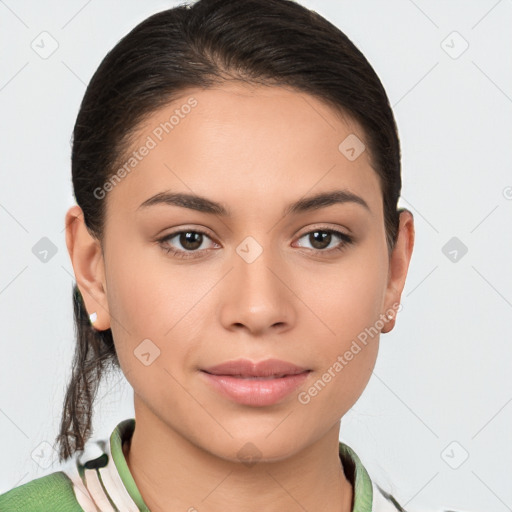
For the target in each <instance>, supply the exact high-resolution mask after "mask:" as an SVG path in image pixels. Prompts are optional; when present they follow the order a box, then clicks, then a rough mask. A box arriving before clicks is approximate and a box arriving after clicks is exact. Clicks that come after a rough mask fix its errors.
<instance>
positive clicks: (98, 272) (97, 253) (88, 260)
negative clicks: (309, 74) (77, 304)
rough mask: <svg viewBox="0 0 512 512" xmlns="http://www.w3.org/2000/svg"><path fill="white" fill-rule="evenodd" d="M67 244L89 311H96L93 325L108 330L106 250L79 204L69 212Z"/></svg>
mask: <svg viewBox="0 0 512 512" xmlns="http://www.w3.org/2000/svg"><path fill="white" fill-rule="evenodd" d="M66 246H67V248H68V253H69V257H70V258H71V264H72V265H73V270H74V272H75V278H76V283H77V285H78V288H79V290H80V293H81V294H82V297H83V299H84V302H85V307H86V309H87V313H88V314H89V315H90V314H91V313H94V312H96V314H97V320H96V321H95V322H94V328H95V329H97V330H99V331H103V330H105V329H108V328H109V327H110V313H109V309H108V302H107V294H106V290H107V288H106V281H105V266H104V265H105V264H104V259H103V250H102V248H101V245H100V242H99V240H98V239H97V238H94V237H93V236H92V235H91V234H90V233H89V231H88V229H87V226H86V225H85V222H84V214H83V212H82V209H81V208H80V207H79V206H72V207H71V208H70V209H69V210H68V211H67V213H66Z"/></svg>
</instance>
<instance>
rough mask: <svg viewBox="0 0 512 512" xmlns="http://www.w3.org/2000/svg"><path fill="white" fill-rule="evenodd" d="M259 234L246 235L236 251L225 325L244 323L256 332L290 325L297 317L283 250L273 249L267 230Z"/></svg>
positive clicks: (224, 315) (226, 305)
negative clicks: (280, 251) (281, 252)
mask: <svg viewBox="0 0 512 512" xmlns="http://www.w3.org/2000/svg"><path fill="white" fill-rule="evenodd" d="M258 233H259V234H256V235H254V236H253V235H248V236H246V237H245V238H244V239H243V240H242V241H241V242H240V243H239V244H238V246H236V248H235V251H236V254H235V259H234V264H233V267H234V268H233V270H232V272H231V273H230V275H231V279H232V281H231V284H230V293H229V294H228V295H227V296H226V301H223V306H222V309H223V314H222V316H223V320H224V322H225V325H231V326H233V325H235V324H237V325H240V324H242V325H245V327H247V328H248V329H249V330H250V331H253V333H254V332H256V331H264V330H265V329H266V328H269V327H271V326H272V325H276V324H280V325H284V324H290V322H291V320H292V316H293V315H292V311H293V306H292V304H291V303H290V291H289V290H288V288H287V286H286V285H285V284H284V283H286V282H287V281H288V279H287V277H286V275H284V274H286V271H284V270H283V269H284V265H283V264H282V261H280V259H279V256H278V255H279V248H278V247H274V246H272V245H273V243H274V242H273V237H272V236H270V235H269V234H268V233H267V234H265V232H264V230H263V229H260V230H259V231H258ZM256 237H258V238H256Z"/></svg>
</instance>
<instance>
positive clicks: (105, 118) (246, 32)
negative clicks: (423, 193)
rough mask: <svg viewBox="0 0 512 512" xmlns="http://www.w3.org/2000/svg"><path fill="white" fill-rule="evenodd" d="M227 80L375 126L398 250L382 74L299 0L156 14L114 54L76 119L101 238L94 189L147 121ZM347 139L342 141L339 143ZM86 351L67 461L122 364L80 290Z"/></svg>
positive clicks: (216, 4)
mask: <svg viewBox="0 0 512 512" xmlns="http://www.w3.org/2000/svg"><path fill="white" fill-rule="evenodd" d="M227 80H241V81H244V82H247V83H254V84H264V85H277V86H285V87H290V88H293V89H294V90H297V91H300V92H305V93H309V94H311V95H312V96H315V97H316V98H319V99H320V100H322V101H324V102H325V103H326V104H328V105H329V106H331V107H332V108H333V109H335V110H336V111H337V112H339V113H340V114H341V115H345V116H347V117H349V118H351V119H354V120H356V121H357V122H358V123H359V124H360V125H361V127H362V128H363V130H364V135H365V145H366V147H367V150H368V152H369V153H368V154H369V156H370V158H371V162H372V167H373V168H374V170H375V172H376V173H377V175H378V177H379V181H380V185H381V189H382V195H383V203H384V212H383V213H384V222H385V231H386V240H387V245H388V250H389V252H390V253H391V251H392V249H393V247H394V244H395V242H396V237H397V232H398V224H399V214H400V210H399V209H397V202H398V198H399V195H400V190H401V175H400V146H399V139H398V134H397V128H396V124H395V120H394V117H393V113H392V110H391V107H390V104H389V101H388V98H387V96H386V93H385V91H384V88H383V86H382V84H381V81H380V80H379V78H378V76H377V74H376V73H375V71H374V70H373V68H372V67H371V65H370V64H369V62H368V61H367V60H366V58H365V57H364V56H363V54H362V53H361V52H360V51H359V50H358V48H357V47H356V46H355V45H354V44H353V43H352V42H351V41H350V40H349V39H348V37H347V36H346V35H345V34H344V33H343V32H341V31H340V30H339V29H338V28H337V27H336V26H334V25H333V24H331V23H330V22H329V21H327V20H326V19H324V18H323V17H321V16H320V15H319V14H317V13H316V12H314V11H311V10H308V9H306V8H305V7H303V6H301V5H299V4H298V3H296V2H294V1H292V0H236V1H226V0H199V1H197V2H195V3H193V4H191V5H180V6H177V7H174V8H172V9H168V10H165V11H162V12H159V13H157V14H154V15H152V16H150V17H149V18H147V19H146V20H144V21H143V22H141V23H140V24H139V25H137V26H136V27H135V28H134V29H133V30H131V31H130V32H129V33H128V34H127V35H126V36H124V37H123V38H122V39H121V40H120V41H119V42H118V43H117V44H116V45H115V46H114V48H112V50H110V51H109V52H108V53H107V55H106V56H105V58H104V59H103V61H102V62H101V64H100V65H99V67H98V69H97V70H96V72H95V73H94V75H93V77H92V79H91V81H90V83H89V85H88V87H87V90H86V92H85V95H84V97H83V100H82V103H81V105H80V110H79V112H78V116H77V119H76V124H75V126H74V131H73V139H72V142H73V146H72V181H73V189H74V196H75V199H76V202H77V204H78V205H79V206H80V207H81V209H82V211H83V214H84V221H85V224H86V226H87V228H88V230H89V232H90V233H91V234H92V235H93V236H94V237H96V238H97V239H98V240H99V241H100V242H101V241H102V236H103V229H104V222H105V206H106V200H100V199H98V197H97V195H96V194H95V193H94V191H95V190H97V189H98V188H100V187H102V186H103V185H104V184H105V183H106V182H107V180H108V179H109V178H110V177H111V176H112V175H113V174H114V173H115V170H116V168H117V166H119V165H121V162H122V161H123V156H124V155H125V154H126V152H127V150H128V149H129V147H130V143H131V142H132V137H133V135H134V133H136V130H137V128H138V127H139V126H140V125H141V123H142V122H143V120H144V119H145V117H146V116H148V115H151V114H152V113H154V112H155V111H156V110H158V109H159V108H161V107H163V106H164V105H166V104H168V103H170V102H171V101H172V100H173V99H175V98H177V97H178V96H180V95H182V93H183V91H184V90H185V89H186V88H190V87H199V88H208V87H211V86H213V85H218V84H222V83H223V82H225V81H227ZM340 142H341V141H340ZM73 303H74V317H75V323H76V338H77V344H76V351H75V355H74V359H73V366H72V375H71V378H70V382H69V385H68V388H67V392H66V396H65V403H64V410H63V415H62V422H61V426H60V433H59V435H58V436H57V443H58V445H59V459H60V460H61V461H62V460H64V459H66V458H68V457H69V456H71V455H72V454H73V453H74V452H76V451H77V450H82V449H83V447H84V443H85V442H86V441H87V439H88V438H89V437H90V434H91V423H92V421H91V420H92V413H93V402H94V398H95V395H96V393H97V390H98V385H99V383H100V380H101V378H102V375H103V373H104V372H105V370H106V369H107V368H108V367H111V368H114V369H115V368H119V361H118V358H117V354H116V351H115V347H114V342H113V338H112V332H111V330H110V329H107V330H105V331H97V330H95V329H94V328H93V327H92V326H91V324H90V321H89V316H88V314H87V311H86V309H85V306H84V302H83V299H82V296H81V294H80V291H79V290H78V287H77V286H76V284H75V285H74V286H73Z"/></svg>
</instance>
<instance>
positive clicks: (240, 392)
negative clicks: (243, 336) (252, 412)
mask: <svg viewBox="0 0 512 512" xmlns="http://www.w3.org/2000/svg"><path fill="white" fill-rule="evenodd" d="M202 373H203V375H205V376H206V378H207V379H208V382H209V383H210V384H211V385H212V386H213V387H214V388H215V389H216V390H217V391H219V392H220V393H222V394H223V395H225V396H227V397H229V398H231V399H232V400H233V401H235V402H237V403H239V404H244V405H253V406H257V407H262V406H265V405H273V404H275V403H277V402H279V401H280V400H282V399H283V398H284V397H285V396H287V395H289V394H290V393H292V392H293V391H294V390H295V389H297V388H298V387H299V386H300V385H301V384H303V383H304V381H305V380H306V379H307V377H308V375H309V371H308V372H304V373H298V374H296V375H286V376H285V377H278V378H275V379H242V378H240V377H233V376H231V375H212V374H210V373H206V372H202Z"/></svg>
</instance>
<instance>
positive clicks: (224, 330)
mask: <svg viewBox="0 0 512 512" xmlns="http://www.w3.org/2000/svg"><path fill="white" fill-rule="evenodd" d="M166 123H167V124H166ZM347 137H348V139H347ZM363 141H364V133H363V132H362V130H361V129H360V127H359V126H358V125H357V124H355V123H351V124H346V122H344V121H343V120H342V119H341V118H340V117H339V116H337V115H336V114H335V113H334V111H333V110H331V109H330V108H329V107H327V106H326V105H324V104H323V103H322V102H320V101H319V100H317V99H315V98H314V97H311V96H309V95H305V94H300V93H297V92H292V91H290V90H288V89H285V88H278V87H261V86H251V87H249V86H247V85H226V86H222V87H219V88H216V89H208V90H199V89H193V90H192V89H191V90H189V91H187V93H186V94H184V95H183V97H182V98H181V99H179V100H175V101H174V102H173V103H172V104H170V105H169V106H167V107H165V108H162V109H161V110H159V111H157V112H156V113H155V114H153V115H152V116H151V117H149V118H148V119H146V121H145V123H144V127H143V128H141V129H140V130H139V131H138V132H137V138H136V139H134V142H133V145H132V147H131V149H130V151H129V155H128V156H127V157H126V165H125V167H124V170H125V171H124V172H123V171H121V172H119V173H118V176H119V178H120V180H118V182H116V184H115V185H108V184H107V185H106V186H105V187H104V190H107V191H108V192H107V193H106V196H105V198H104V199H103V200H105V201H107V217H106V229H105V238H104V258H105V259H104V265H105V267H104V272H105V282H104V284H105V289H106V299H107V300H108V306H107V308H108V311H109V313H110V327H111V329H112V333H113V336H114V339H115V345H116V349H117V352H118V355H119V360H120V364H121V367H122V370H123V371H124V373H125V375H126V377H127V380H128V381H129V382H130V384H131V385H132V386H133V389H134V393H135V407H136V409H135V411H136V416H137V418H138V419H140V420H141V422H142V419H143V418H144V420H145V421H158V422H162V423H163V424H165V425H166V426H168V427H169V428H170V429H172V430H173V431H175V432H176V433H177V434H178V435H180V436H182V437H183V438H185V439H187V440H188V441H190V442H192V443H194V444H195V445H196V446H199V447H201V448H203V449H204V450H206V451H208V452H210V453H213V454H216V455H217V456H220V457H223V458H226V459H232V460H236V459H240V457H244V456H247V454H246V453H245V452H246V451H249V452H250V451H251V450H252V451H254V453H257V454H258V456H259V457H263V458H264V459H267V460H278V459H279V458H283V457H286V456H288V455H290V454H292V453H294V452H296V451H298V450H300V449H301V447H304V446H306V445H309V444H311V443H312V442H314V441H315V440H318V439H320V438H321V437H322V436H324V435H326V434H327V433H328V432H329V431H331V432H332V429H335V428H337V427H339V420H340V418H341V417H342V416H343V415H344V414H345V413H346V412H347V410H349V409H350V407H351V406H352V405H353V404H354V403H355V401H356V400H357V399H358V398H359V396H360V395H361V393H362V392H363V390H364V388H365V386H366V384H367V382H368V380H369V378H370V376H371V373H372V370H373V367H374V364H375V360H376V356H377V352H378V345H379V335H378V334H379V333H377V334H375V332H376V331H382V330H384V331H385V332H387V331H386V330H389V329H390V326H391V325H392V322H389V321H383V318H384V319H385V317H384V315H385V314H386V312H390V313H392V314H393V315H395V314H396V306H397V303H398V302H399V299H400V293H401V291H402V286H403V282H402V281H401V279H402V277H403V278H405V275H403V273H404V272H405V271H406V268H405V269H402V270H403V272H402V274H400V276H399V278H398V279H397V280H396V281H397V282H398V284H399V286H397V282H394V283H390V281H389V280H388V277H389V276H388V272H389V271H390V265H392V261H390V260H389V256H388V252H387V247H386V237H385V231H384V218H383V202H382V192H381V189H380V186H379V180H378V176H377V174H376V173H375V171H374V170H373V169H372V168H371V167H370V162H369V154H368V151H366V150H364V146H363V145H362V143H363ZM144 148H145V149H144ZM130 157H131V160H130ZM335 191H343V192H344V193H345V194H353V195H354V196H358V197H359V198H360V200H359V199H356V200H347V201H341V200H340V198H341V199H343V197H344V196H343V195H342V194H339V196H338V201H333V200H325V201H323V202H322V201H320V202H317V203H315V204H310V203H308V198H311V197H313V196H316V195H317V194H321V193H322V194H323V193H333V192H335ZM164 193H166V194H186V195H187V196H200V198H201V199H195V200H194V199H192V198H191V197H189V198H188V199H187V200H186V201H184V200H181V206H180V205H179V204H177V203H178V202H180V201H179V200H178V199H177V202H176V203H174V202H173V201H172V200H169V201H168V202H167V203H166V202H158V201H155V202H154V204H150V205H146V206H144V205H143V203H145V202H147V201H148V200H150V198H152V197H154V196H157V195H158V194H164ZM98 195H99V196H100V195H101V193H98ZM177 197H178V196H175V198H177ZM346 197H348V196H346ZM331 199H332V198H331ZM99 200H100V199H99ZM297 202H299V203H298V206H297V207H296V208H294V209H293V210H292V209H291V208H288V207H289V206H290V205H292V204H294V203H297ZM214 203H216V204H218V205H219V206H214ZM185 204H186V206H185ZM365 204H366V206H364V205H365ZM308 205H309V206H310V207H308ZM220 207H222V208H223V209H224V210H225V212H226V213H222V214H221V213H219V212H220V210H219V208H220ZM330 230H335V231H338V232H340V233H341V234H342V235H341V236H340V235H338V234H336V233H333V232H332V231H330ZM178 232H182V233H181V234H176V233H178ZM187 233H188V235H187ZM346 237H350V239H351V241H350V242H349V241H348V238H346ZM164 238H165V240H163V241H162V239H164ZM159 240H160V241H159ZM168 250H171V251H176V254H173V253H172V252H168ZM393 304H394V308H395V309H393ZM101 314H102V313H101V312H99V315H101ZM107 316H108V315H107ZM363 340H364V341H363ZM240 358H243V359H248V360H250V361H253V362H259V361H263V360H266V359H269V358H273V359H279V360H282V361H285V362H288V363H292V364H294V365H297V366H299V367H300V368H303V369H306V370H309V372H307V373H304V374H303V376H301V377H295V378H291V377H284V378H281V379H274V381H273V382H271V381H269V380H259V381H258V380H250V379H242V378H241V377H231V378H229V377H227V378H222V377H211V376H208V375H207V374H206V372H205V371H204V370H205V369H207V368H210V367H212V366H215V365H219V364H220V363H224V362H227V361H233V360H237V359H240ZM221 373H222V372H221ZM223 382H224V386H223V385H222V383H223ZM230 383H231V384H230ZM233 383H234V384H233ZM287 383H288V384H287ZM293 383H295V386H296V387H293V385H292V384H293ZM280 386H282V387H280ZM226 388H228V389H231V392H230V393H225V392H223V391H222V389H226ZM257 388H259V390H260V391H259V392H258V389H257ZM277 388H279V389H280V390H281V391H282V392H281V393H279V391H276V389H277ZM251 390H252V391H251ZM283 390H284V391H283ZM336 435H337V434H336ZM247 443H251V444H247ZM240 450H241V451H240ZM244 450H245V451H244ZM251 456H253V454H249V457H251Z"/></svg>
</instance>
